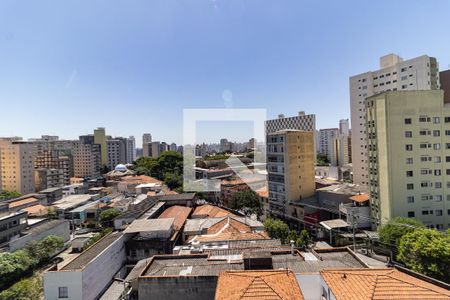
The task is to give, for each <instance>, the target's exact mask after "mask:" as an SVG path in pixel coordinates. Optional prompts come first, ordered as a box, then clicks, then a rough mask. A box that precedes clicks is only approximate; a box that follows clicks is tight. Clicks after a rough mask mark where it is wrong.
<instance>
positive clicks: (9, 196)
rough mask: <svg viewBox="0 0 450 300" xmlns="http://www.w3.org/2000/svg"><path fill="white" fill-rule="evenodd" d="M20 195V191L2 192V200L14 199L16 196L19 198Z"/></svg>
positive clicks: (0, 193)
mask: <svg viewBox="0 0 450 300" xmlns="http://www.w3.org/2000/svg"><path fill="white" fill-rule="evenodd" d="M20 196H21V194H20V193H18V192H9V191H2V192H0V200H9V199H14V198H17V197H20Z"/></svg>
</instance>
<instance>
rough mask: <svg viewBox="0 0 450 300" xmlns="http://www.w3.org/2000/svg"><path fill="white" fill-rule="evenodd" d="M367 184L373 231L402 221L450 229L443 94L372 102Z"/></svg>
mask: <svg viewBox="0 0 450 300" xmlns="http://www.w3.org/2000/svg"><path fill="white" fill-rule="evenodd" d="M366 111H367V127H366V131H367V152H368V174H369V178H368V180H369V181H368V183H369V191H370V198H371V214H372V218H373V220H374V222H373V227H379V226H380V225H382V224H384V223H386V222H387V221H388V220H389V219H391V218H393V217H397V216H401V217H414V218H417V219H420V220H421V221H422V222H424V224H425V225H427V226H428V227H430V228H437V229H439V230H443V229H447V228H449V227H450V105H449V104H444V98H443V91H441V90H431V91H401V92H400V91H396V92H385V93H382V94H379V95H376V96H372V97H369V98H367V100H366Z"/></svg>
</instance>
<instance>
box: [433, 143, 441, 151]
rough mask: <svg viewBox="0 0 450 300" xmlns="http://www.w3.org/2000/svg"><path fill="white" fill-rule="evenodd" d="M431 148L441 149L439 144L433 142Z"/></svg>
mask: <svg viewBox="0 0 450 300" xmlns="http://www.w3.org/2000/svg"><path fill="white" fill-rule="evenodd" d="M433 149H434V150H439V149H441V144H433Z"/></svg>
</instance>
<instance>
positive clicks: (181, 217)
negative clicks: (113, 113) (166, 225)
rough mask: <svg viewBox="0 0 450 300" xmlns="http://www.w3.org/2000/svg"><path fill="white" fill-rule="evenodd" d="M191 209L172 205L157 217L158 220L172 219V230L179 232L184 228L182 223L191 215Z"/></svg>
mask: <svg viewBox="0 0 450 300" xmlns="http://www.w3.org/2000/svg"><path fill="white" fill-rule="evenodd" d="M191 211H192V208H190V207H184V206H179V205H174V206H171V207H169V208H167V209H166V210H164V211H163V213H162V214H161V215H160V216H159V217H158V219H167V218H174V222H173V229H174V230H175V231H180V230H181V229H182V228H183V227H184V223H185V222H186V220H187V218H188V217H189V215H190V214H191Z"/></svg>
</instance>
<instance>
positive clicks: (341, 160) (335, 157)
mask: <svg viewBox="0 0 450 300" xmlns="http://www.w3.org/2000/svg"><path fill="white" fill-rule="evenodd" d="M332 147H333V150H332V152H331V160H330V163H331V165H332V166H339V167H343V166H345V165H348V164H349V163H351V154H352V152H351V151H352V150H351V138H350V136H348V135H346V134H342V133H340V134H339V135H338V136H337V137H335V138H334V139H333V141H332Z"/></svg>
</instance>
